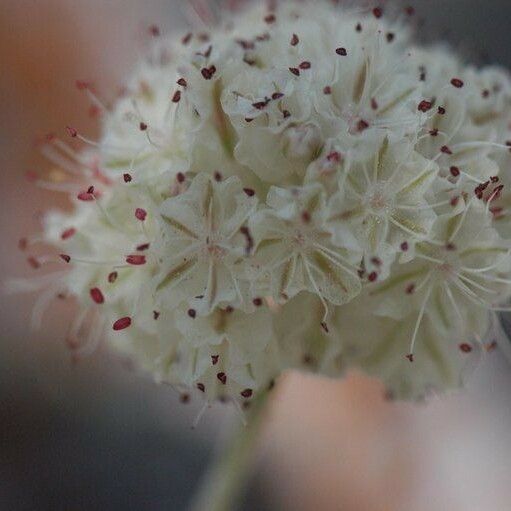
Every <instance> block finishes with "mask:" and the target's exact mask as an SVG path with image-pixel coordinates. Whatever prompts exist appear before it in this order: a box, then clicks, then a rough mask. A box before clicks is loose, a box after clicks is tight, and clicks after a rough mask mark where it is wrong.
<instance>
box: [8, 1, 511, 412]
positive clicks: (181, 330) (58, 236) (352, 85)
mask: <svg viewBox="0 0 511 511" xmlns="http://www.w3.org/2000/svg"><path fill="white" fill-rule="evenodd" d="M226 15H227V14H226ZM228 17H229V23H227V24H226V26H225V27H224V26H223V25H222V26H220V25H219V26H217V27H212V29H211V31H210V33H208V34H205V33H203V32H200V33H189V34H187V35H185V36H184V37H169V38H158V41H157V42H155V43H154V45H153V47H152V48H151V50H150V52H149V54H148V55H147V57H146V58H145V59H143V60H142V61H141V62H140V64H139V65H138V67H137V68H136V70H135V72H134V73H133V75H132V76H131V78H130V79H129V80H128V81H127V85H126V87H125V88H124V90H123V93H122V94H121V95H120V97H118V98H117V100H116V101H115V102H114V104H113V106H112V108H110V109H106V108H104V109H102V119H103V124H102V135H101V138H100V140H99V142H98V143H94V142H91V141H89V140H88V139H87V138H85V137H83V136H82V135H81V134H80V132H79V131H78V130H77V129H76V128H72V127H68V134H69V135H70V136H71V137H72V138H75V139H79V140H81V141H83V142H85V143H88V144H89V145H91V146H92V148H89V149H87V150H84V151H82V152H75V151H74V150H73V149H72V148H71V146H69V145H68V144H66V143H65V142H63V141H62V140H60V139H59V138H58V137H55V136H50V137H47V139H46V140H45V142H44V144H42V145H41V149H42V150H43V152H44V153H45V154H46V156H48V157H49V158H50V159H51V160H52V162H53V163H54V164H55V165H57V166H59V167H60V168H61V169H60V170H59V171H55V170H54V171H52V172H51V173H49V174H48V176H47V177H48V179H46V180H45V179H42V178H40V177H36V178H34V180H35V182H36V184H38V185H40V186H43V187H45V188H50V189H55V190H59V191H65V192H68V193H70V197H71V200H72V205H73V209H72V211H71V212H55V211H52V212H50V213H48V214H47V215H46V218H45V221H44V229H43V235H42V238H43V239H44V241H45V242H46V243H47V244H48V245H49V246H50V247H51V249H52V250H51V253H50V254H48V255H47V256H44V257H43V256H36V255H35V254H33V253H32V252H31V249H32V245H33V242H32V239H31V238H29V237H24V238H23V240H22V242H20V248H21V249H22V250H24V251H26V252H27V261H28V263H29V264H30V265H31V266H32V267H33V268H34V269H37V270H40V269H41V267H42V266H44V265H46V264H51V265H60V267H57V269H56V271H55V272H54V273H53V274H49V275H43V276H42V277H40V278H39V279H34V280H32V281H31V282H29V283H26V282H22V283H20V282H18V283H17V287H18V288H21V289H29V288H30V289H43V288H46V289H45V290H44V291H43V293H42V294H41V298H40V299H39V301H38V303H37V305H36V308H35V311H34V318H35V320H36V321H35V322H36V323H38V322H39V320H40V319H41V317H42V314H43V312H44V309H45V307H46V305H47V303H48V301H49V300H51V299H52V298H53V297H54V296H56V295H57V296H60V297H72V298H74V299H75V300H76V301H77V303H78V306H79V312H78V314H77V317H76V319H75V321H74V322H73V324H72V325H71V327H70V331H69V333H68V345H69V347H70V348H71V349H72V352H73V355H74V356H78V355H82V354H84V353H86V352H90V351H91V350H92V349H94V347H95V346H96V345H97V342H99V340H100V339H102V338H104V339H105V340H106V341H107V342H108V343H109V344H110V345H111V346H113V347H115V348H116V349H118V350H120V351H122V352H124V353H125V354H127V355H128V356H130V357H131V358H133V359H134V361H136V362H137V363H138V364H139V365H140V366H141V367H143V368H144V369H145V370H147V371H149V372H151V373H152V374H153V375H154V377H155V378H156V379H157V381H160V382H164V383H169V384H171V385H172V386H173V387H174V388H176V389H178V390H179V392H181V393H182V396H183V400H184V401H186V400H187V399H188V398H190V397H192V396H194V397H195V396H203V397H204V398H205V399H206V402H208V403H209V402H212V401H214V400H222V401H225V400H229V401H234V402H235V403H236V404H237V405H239V404H242V405H246V404H247V403H249V402H250V400H251V399H252V398H253V397H254V396H257V395H258V394H259V393H264V392H266V390H267V389H268V388H269V387H270V386H271V384H272V381H273V380H274V379H275V378H277V377H278V376H279V375H280V374H282V373H283V372H285V371H287V370H290V369H298V370H303V371H309V372H314V373H318V374H322V375H328V376H331V377H339V376H341V375H342V374H344V372H345V371H346V370H347V369H350V368H352V367H355V368H359V369H362V370H364V371H366V372H368V373H369V374H371V375H374V376H376V377H378V378H380V379H381V380H382V381H383V382H384V384H385V385H386V387H387V388H388V391H389V394H390V395H392V396H394V397H396V398H405V399H421V398H423V397H425V396H427V395H428V394H429V393H431V392H432V391H433V390H434V391H436V392H441V391H444V390H447V389H450V388H454V387H457V386H459V385H460V384H461V383H462V381H463V377H464V375H465V373H466V370H467V368H468V367H469V366H471V365H473V362H475V360H476V359H477V358H478V356H479V355H480V354H481V353H483V352H486V351H488V348H490V347H492V346H493V340H492V339H491V337H490V332H491V326H492V325H493V324H495V323H496V322H497V320H498V319H497V312H499V311H502V310H508V303H509V300H510V297H511V276H510V271H511V247H510V240H511V228H510V227H509V215H508V212H509V211H508V210H509V205H510V201H511V198H510V195H509V190H508V187H509V184H510V182H511V177H510V176H511V174H510V171H509V169H510V168H511V167H510V165H509V163H510V156H509V155H510V152H509V151H510V147H511V134H510V126H511V124H510V121H511V79H510V77H509V74H508V73H507V72H506V71H504V70H501V69H498V68H495V67H492V68H486V69H482V70H480V69H476V68H474V67H473V66H467V65H466V64H465V63H464V62H462V61H461V59H460V58H459V57H458V56H456V55H455V54H453V53H452V52H451V51H450V50H449V49H447V48H444V47H439V46H438V47H417V46H415V45H414V42H413V38H412V36H411V34H410V31H409V30H408V29H407V28H406V27H403V26H401V25H400V24H398V23H393V22H392V21H391V20H388V19H386V18H385V17H382V12H381V10H380V9H375V10H374V11H373V12H372V13H368V14H361V13H360V12H356V11H352V10H349V9H346V8H344V7H339V6H334V5H332V3H331V2H326V1H325V2H314V3H309V4H307V3H306V2H295V1H288V2H282V3H280V4H279V5H278V7H276V8H275V9H274V10H270V11H268V8H267V7H265V6H264V5H263V4H262V3H261V5H256V6H255V7H253V8H250V9H247V10H245V11H242V12H240V13H239V14H232V15H231V14H228ZM80 88H86V89H87V90H88V92H89V95H90V97H91V98H92V99H93V100H94V102H95V104H96V106H97V105H98V104H101V102H100V101H99V100H98V98H96V97H95V96H94V95H93V91H92V89H91V87H89V86H87V85H84V84H81V85H80Z"/></svg>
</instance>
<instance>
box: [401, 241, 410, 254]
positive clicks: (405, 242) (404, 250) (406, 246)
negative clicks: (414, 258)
mask: <svg viewBox="0 0 511 511" xmlns="http://www.w3.org/2000/svg"><path fill="white" fill-rule="evenodd" d="M409 248H410V247H409V245H408V242H407V241H403V243H401V250H402V251H403V252H407V251H408V249H409Z"/></svg>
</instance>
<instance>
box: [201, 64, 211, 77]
mask: <svg viewBox="0 0 511 511" xmlns="http://www.w3.org/2000/svg"><path fill="white" fill-rule="evenodd" d="M201 74H202V76H203V78H204V79H205V80H211V78H212V77H213V75H212V74H211V71H210V70H209V69H208V68H207V67H203V68H202V69H201Z"/></svg>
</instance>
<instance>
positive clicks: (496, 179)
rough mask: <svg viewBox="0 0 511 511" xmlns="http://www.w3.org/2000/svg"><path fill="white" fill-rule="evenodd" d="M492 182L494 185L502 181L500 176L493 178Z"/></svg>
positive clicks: (491, 178)
mask: <svg viewBox="0 0 511 511" xmlns="http://www.w3.org/2000/svg"><path fill="white" fill-rule="evenodd" d="M490 181H491V182H492V183H498V182H499V181H500V179H499V176H491V177H490Z"/></svg>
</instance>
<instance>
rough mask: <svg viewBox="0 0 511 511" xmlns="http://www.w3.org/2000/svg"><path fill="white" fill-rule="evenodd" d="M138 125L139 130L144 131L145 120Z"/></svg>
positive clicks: (145, 127)
mask: <svg viewBox="0 0 511 511" xmlns="http://www.w3.org/2000/svg"><path fill="white" fill-rule="evenodd" d="M138 127H139V128H140V131H145V130H146V129H147V124H146V123H145V122H141V123H140V124H139V125H138Z"/></svg>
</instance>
